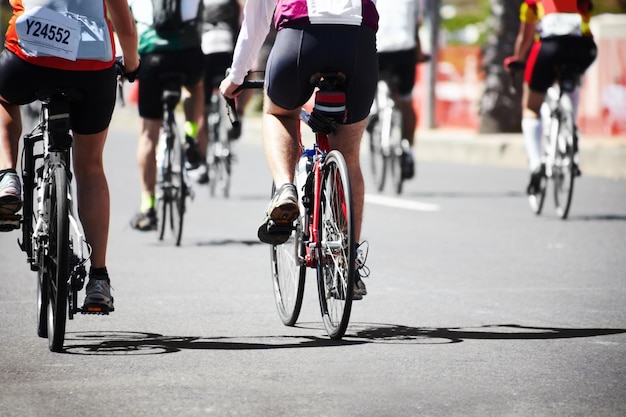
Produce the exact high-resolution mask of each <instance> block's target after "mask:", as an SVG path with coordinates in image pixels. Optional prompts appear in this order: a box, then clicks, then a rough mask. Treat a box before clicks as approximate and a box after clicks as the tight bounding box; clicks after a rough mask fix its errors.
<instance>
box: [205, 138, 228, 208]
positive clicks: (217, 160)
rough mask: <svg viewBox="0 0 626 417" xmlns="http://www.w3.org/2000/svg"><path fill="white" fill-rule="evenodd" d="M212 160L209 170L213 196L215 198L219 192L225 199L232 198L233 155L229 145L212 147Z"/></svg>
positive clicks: (219, 144)
mask: <svg viewBox="0 0 626 417" xmlns="http://www.w3.org/2000/svg"><path fill="white" fill-rule="evenodd" d="M211 148H212V149H211V150H210V152H211V159H212V162H211V163H210V165H209V166H210V168H209V172H210V175H209V178H210V179H209V183H210V184H209V187H210V189H211V196H215V195H216V194H217V193H218V192H219V193H220V194H222V196H223V197H225V198H228V197H230V176H231V172H232V165H231V155H230V146H229V144H224V143H222V142H218V143H215V144H213V145H211Z"/></svg>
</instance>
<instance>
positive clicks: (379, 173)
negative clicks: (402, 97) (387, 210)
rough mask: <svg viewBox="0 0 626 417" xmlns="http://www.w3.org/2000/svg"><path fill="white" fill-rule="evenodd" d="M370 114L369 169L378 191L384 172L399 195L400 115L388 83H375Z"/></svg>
mask: <svg viewBox="0 0 626 417" xmlns="http://www.w3.org/2000/svg"><path fill="white" fill-rule="evenodd" d="M374 109H375V110H374V111H373V112H372V114H371V115H370V120H369V123H368V126H367V129H366V131H367V132H368V134H369V147H370V167H371V170H372V174H373V175H374V182H375V184H376V189H377V190H378V191H383V189H384V188H385V182H386V180H387V173H389V174H390V175H391V180H392V183H393V189H394V191H395V192H396V194H401V193H402V185H403V184H402V183H403V181H404V178H403V176H402V155H403V153H404V149H403V148H402V113H401V112H400V109H399V108H398V107H397V106H396V104H395V102H394V100H393V98H392V90H391V86H390V85H389V82H388V81H387V80H386V79H383V78H381V79H380V80H379V81H378V87H377V89H376V96H375V98H374Z"/></svg>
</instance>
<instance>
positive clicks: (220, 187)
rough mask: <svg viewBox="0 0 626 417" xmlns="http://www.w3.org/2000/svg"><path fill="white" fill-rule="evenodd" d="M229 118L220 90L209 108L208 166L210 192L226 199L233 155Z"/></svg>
mask: <svg viewBox="0 0 626 417" xmlns="http://www.w3.org/2000/svg"><path fill="white" fill-rule="evenodd" d="M227 123H229V122H228V117H227V115H226V102H225V101H224V98H223V97H222V95H221V93H220V92H219V90H215V91H214V92H213V95H212V96H211V102H210V106H209V115H208V125H209V147H208V148H209V149H208V152H207V166H208V169H209V192H210V194H211V196H212V197H214V196H215V195H216V194H217V193H218V191H219V193H220V194H221V195H222V196H223V197H224V198H229V197H230V184H231V174H232V164H231V162H232V155H231V149H230V139H229V138H228V125H227Z"/></svg>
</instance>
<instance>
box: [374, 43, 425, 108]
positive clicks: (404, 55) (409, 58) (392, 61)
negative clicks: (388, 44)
mask: <svg viewBox="0 0 626 417" xmlns="http://www.w3.org/2000/svg"><path fill="white" fill-rule="evenodd" d="M415 54H416V49H415V48H411V49H405V50H402V51H393V52H379V53H378V68H379V71H380V77H381V78H384V79H385V80H387V81H393V82H394V85H395V86H396V88H397V90H398V94H399V95H400V96H401V97H407V96H410V95H411V93H412V92H413V86H414V85H415V66H416V62H415Z"/></svg>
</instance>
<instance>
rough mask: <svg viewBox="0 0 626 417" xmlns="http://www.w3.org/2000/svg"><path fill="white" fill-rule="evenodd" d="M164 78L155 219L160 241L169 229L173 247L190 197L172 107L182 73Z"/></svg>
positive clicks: (178, 93)
mask: <svg viewBox="0 0 626 417" xmlns="http://www.w3.org/2000/svg"><path fill="white" fill-rule="evenodd" d="M161 79H162V81H163V85H164V88H163V93H162V95H161V102H162V104H163V118H162V125H161V134H160V135H159V141H158V144H157V150H156V158H157V193H156V203H157V204H156V205H157V219H158V226H157V227H158V230H159V240H163V239H164V237H165V231H166V229H167V228H168V225H169V229H170V231H171V234H172V236H173V239H174V242H175V244H176V246H180V242H181V238H182V235H183V221H184V217H185V212H186V209H187V206H186V199H187V197H190V198H192V199H193V192H192V190H191V188H190V186H189V181H188V178H187V170H186V168H185V151H184V147H183V139H182V136H181V134H180V131H179V129H178V126H177V124H176V117H175V114H174V110H175V108H176V106H177V104H178V103H179V102H180V98H181V88H182V85H183V75H182V74H179V73H165V74H162V75H161Z"/></svg>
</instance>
